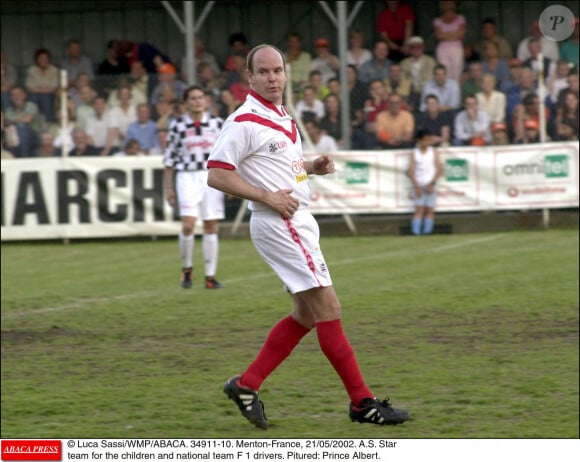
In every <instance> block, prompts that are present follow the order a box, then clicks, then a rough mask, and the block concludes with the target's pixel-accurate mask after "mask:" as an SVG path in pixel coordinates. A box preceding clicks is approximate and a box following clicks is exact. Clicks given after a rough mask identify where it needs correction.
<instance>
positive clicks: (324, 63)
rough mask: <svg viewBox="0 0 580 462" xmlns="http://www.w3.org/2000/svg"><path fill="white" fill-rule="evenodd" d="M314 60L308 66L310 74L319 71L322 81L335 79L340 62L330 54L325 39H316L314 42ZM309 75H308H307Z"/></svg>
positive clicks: (328, 44)
mask: <svg viewBox="0 0 580 462" xmlns="http://www.w3.org/2000/svg"><path fill="white" fill-rule="evenodd" d="M314 51H315V53H316V58H314V59H313V60H312V62H311V64H310V72H312V71H319V72H320V73H321V74H322V81H323V82H328V79H331V78H333V77H336V72H337V71H338V69H339V67H340V62H339V61H338V58H337V57H336V55H333V54H332V53H331V52H330V42H329V41H328V39H325V38H318V39H316V41H315V42H314ZM309 75H310V74H309Z"/></svg>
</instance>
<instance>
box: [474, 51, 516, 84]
mask: <svg viewBox="0 0 580 462" xmlns="http://www.w3.org/2000/svg"><path fill="white" fill-rule="evenodd" d="M483 49H484V50H485V58H484V59H483V60H482V61H481V66H482V68H483V72H484V73H485V74H493V75H494V76H495V80H496V82H497V84H498V85H501V84H502V82H503V81H504V80H507V79H509V77H510V71H509V68H508V63H507V61H506V60H505V59H503V58H500V57H499V55H498V48H497V44H496V43H495V42H492V41H487V42H484V45H483Z"/></svg>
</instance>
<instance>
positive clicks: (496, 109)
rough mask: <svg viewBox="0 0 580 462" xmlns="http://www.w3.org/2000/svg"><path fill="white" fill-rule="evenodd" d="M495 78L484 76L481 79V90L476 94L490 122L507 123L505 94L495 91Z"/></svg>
mask: <svg viewBox="0 0 580 462" xmlns="http://www.w3.org/2000/svg"><path fill="white" fill-rule="evenodd" d="M495 83H496V80H495V76H494V75H493V74H484V75H483V77H482V79H481V90H482V91H480V92H478V93H476V95H475V97H476V98H477V103H478V105H479V107H480V108H481V109H482V110H483V111H485V112H487V115H488V116H489V120H490V122H504V121H505V105H506V98H505V94H504V93H502V92H501V91H497V90H496V89H495Z"/></svg>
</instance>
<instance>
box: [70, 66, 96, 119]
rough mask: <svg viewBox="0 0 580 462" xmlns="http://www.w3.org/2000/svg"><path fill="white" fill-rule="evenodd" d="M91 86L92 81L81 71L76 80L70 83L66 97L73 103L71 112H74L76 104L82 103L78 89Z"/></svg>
mask: <svg viewBox="0 0 580 462" xmlns="http://www.w3.org/2000/svg"><path fill="white" fill-rule="evenodd" d="M87 86H88V87H92V81H91V78H90V76H89V74H87V73H85V72H81V73H80V74H79V75H78V76H77V78H76V80H74V81H73V82H71V83H70V85H69V89H68V98H69V99H70V101H71V102H72V104H73V112H76V110H77V106H78V105H79V104H81V103H82V101H81V97H80V95H79V94H80V90H81V88H83V87H87Z"/></svg>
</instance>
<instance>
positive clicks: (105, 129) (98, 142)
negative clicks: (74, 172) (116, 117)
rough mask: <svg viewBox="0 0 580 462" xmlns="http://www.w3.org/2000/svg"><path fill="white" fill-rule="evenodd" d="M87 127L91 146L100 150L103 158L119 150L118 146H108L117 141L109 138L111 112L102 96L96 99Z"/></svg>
mask: <svg viewBox="0 0 580 462" xmlns="http://www.w3.org/2000/svg"><path fill="white" fill-rule="evenodd" d="M85 126H86V128H85V131H86V133H87V136H88V138H89V144H90V145H92V146H94V147H95V148H97V149H99V150H100V154H101V155H102V156H108V155H109V154H110V153H111V152H114V151H117V150H118V146H117V145H115V144H113V145H109V144H108V142H109V140H111V141H112V142H113V143H114V141H116V139H115V138H112V137H111V138H110V136H109V132H110V130H111V115H110V110H109V109H107V105H106V103H105V98H103V97H102V96H97V97H96V98H95V100H94V102H93V114H92V115H90V116H89V117H87V120H86V123H85Z"/></svg>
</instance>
